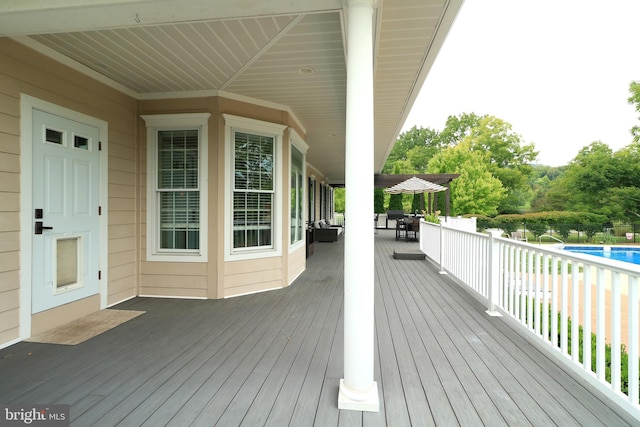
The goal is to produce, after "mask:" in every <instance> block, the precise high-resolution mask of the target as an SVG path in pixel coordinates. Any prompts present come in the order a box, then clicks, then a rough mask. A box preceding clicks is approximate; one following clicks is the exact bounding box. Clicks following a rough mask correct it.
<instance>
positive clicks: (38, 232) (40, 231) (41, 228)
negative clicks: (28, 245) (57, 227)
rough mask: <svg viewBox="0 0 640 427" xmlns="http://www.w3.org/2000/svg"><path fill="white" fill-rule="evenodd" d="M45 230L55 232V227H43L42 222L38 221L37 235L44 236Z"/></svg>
mask: <svg viewBox="0 0 640 427" xmlns="http://www.w3.org/2000/svg"><path fill="white" fill-rule="evenodd" d="M43 230H53V227H45V226H44V225H42V221H36V226H35V230H34V231H35V234H42V231H43Z"/></svg>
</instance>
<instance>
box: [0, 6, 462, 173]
mask: <svg viewBox="0 0 640 427" xmlns="http://www.w3.org/2000/svg"><path fill="white" fill-rule="evenodd" d="M462 1H463V0H384V1H379V2H378V3H379V5H378V9H377V13H376V16H375V17H374V19H375V23H374V26H375V31H376V33H375V35H374V37H375V39H374V40H375V43H376V46H375V49H376V52H375V56H374V57H375V64H374V67H375V82H374V85H375V87H374V92H375V97H374V99H375V170H377V171H379V170H380V169H382V166H383V165H384V162H385V160H386V157H387V155H388V153H389V151H390V149H391V147H392V146H393V143H394V142H395V140H396V137H397V135H398V133H399V131H400V130H401V128H402V125H403V123H404V120H405V119H406V117H407V115H408V113H409V110H410V108H411V106H412V104H413V102H414V100H415V97H416V96H417V94H418V92H419V90H420V87H421V86H422V83H423V81H424V79H425V78H426V75H427V73H428V71H429V69H430V67H431V65H432V63H433V61H434V59H435V57H436V54H437V52H438V50H439V48H440V46H441V44H442V42H443V40H444V37H445V36H446V33H447V32H448V30H449V28H450V26H451V24H452V22H453V19H454V18H455V15H456V14H457V12H458V10H459V8H460V6H461V3H462ZM263 3H264V4H263ZM344 13H345V12H344V10H343V9H342V1H341V0H330V1H319V0H297V1H296V2H291V1H286V0H272V1H270V2H260V1H243V2H238V1H237V0H219V1H215V2H213V1H211V0H189V1H184V0H20V1H17V0H16V1H5V2H0V36H11V37H15V38H16V40H18V41H20V42H22V43H25V44H27V45H28V46H31V47H33V48H35V49H37V50H40V51H41V52H43V53H46V54H48V55H50V56H53V57H55V58H58V59H62V60H63V61H65V62H67V63H71V64H72V65H77V67H78V68H79V69H82V70H85V71H86V72H87V73H89V74H93V75H97V76H98V77H99V78H100V79H101V80H102V81H107V82H109V83H110V84H112V85H113V86H114V87H117V88H119V89H121V90H123V91H125V92H126V93H129V94H130V95H132V96H134V97H136V98H138V99H147V98H157V97H172V96H184V95H185V94H188V95H193V96H198V94H202V95H205V94H210V93H212V92H218V93H221V92H223V93H227V94H231V96H236V95H238V96H242V97H248V98H252V99H255V100H259V102H263V103H264V102H266V103H273V104H279V105H282V106H286V107H287V108H288V109H289V110H290V111H291V112H292V113H293V114H294V115H295V116H296V117H297V119H298V120H299V122H300V123H301V125H302V126H303V127H304V128H305V130H306V132H307V142H308V144H309V146H310V148H309V152H308V160H309V161H310V163H311V164H312V165H313V166H315V167H317V168H318V169H320V170H321V171H322V172H323V173H324V174H325V175H326V176H327V177H328V178H329V181H330V182H331V183H335V184H339V183H343V182H344V145H345V102H346V65H345V57H346V53H345V46H346V43H345V40H344V38H345V37H346V31H345V28H344V26H345V22H346V20H345V19H344ZM309 69H310V70H313V72H312V73H310V74H307V73H304V70H309ZM363 143H366V141H363Z"/></svg>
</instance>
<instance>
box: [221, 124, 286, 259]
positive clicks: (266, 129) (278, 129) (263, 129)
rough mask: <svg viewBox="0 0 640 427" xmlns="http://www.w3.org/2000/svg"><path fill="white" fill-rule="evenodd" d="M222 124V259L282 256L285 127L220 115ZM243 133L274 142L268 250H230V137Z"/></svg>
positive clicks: (231, 237) (231, 236) (231, 219)
mask: <svg viewBox="0 0 640 427" xmlns="http://www.w3.org/2000/svg"><path fill="white" fill-rule="evenodd" d="M222 117H223V119H224V122H225V172H226V173H225V218H224V224H225V226H224V259H225V261H239V260H247V259H258V258H270V257H277V256H281V255H282V227H283V224H282V222H283V219H282V203H283V195H282V169H283V168H282V165H283V163H282V141H283V137H284V130H285V129H286V128H287V126H286V125H281V124H277V123H271V122H265V121H262V120H255V119H250V118H247V117H240V116H235V115H231V114H222ZM236 131H238V132H244V133H249V134H254V135H262V136H267V137H273V138H274V145H275V147H274V186H273V187H274V196H273V231H272V232H273V236H272V245H271V247H268V248H265V247H260V248H234V247H233V190H234V188H233V185H234V164H235V162H234V133H235V132H236Z"/></svg>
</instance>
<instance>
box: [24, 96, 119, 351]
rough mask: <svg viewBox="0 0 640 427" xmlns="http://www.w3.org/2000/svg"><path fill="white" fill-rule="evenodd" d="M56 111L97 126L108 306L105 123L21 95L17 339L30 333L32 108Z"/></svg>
mask: <svg viewBox="0 0 640 427" xmlns="http://www.w3.org/2000/svg"><path fill="white" fill-rule="evenodd" d="M34 109H37V110H40V111H44V112H47V113H51V114H55V115H57V116H60V117H63V118H65V119H69V120H74V121H76V122H80V123H86V124H88V125H90V126H93V127H96V128H98V131H99V138H100V141H101V144H102V149H101V154H100V196H99V201H100V206H101V208H102V215H100V217H99V223H100V232H99V241H100V248H99V258H98V259H99V261H98V265H99V269H100V271H101V272H102V273H101V274H102V277H101V280H100V283H99V289H100V291H99V293H100V309H104V308H106V307H107V283H108V279H109V277H108V245H107V239H108V224H109V221H108V219H109V216H108V213H109V209H108V200H109V198H108V190H109V188H108V177H109V174H108V159H109V152H108V143H107V141H108V140H109V138H108V137H109V134H108V123H107V122H106V121H104V120H100V119H96V118H95V117H91V116H87V115H86V114H82V113H79V112H77V111H73V110H70V109H68V108H64V107H60V106H59V105H56V104H52V103H50V102H47V101H43V100H41V99H38V98H34V97H32V96H29V95H25V94H21V95H20V339H26V338H29V337H30V336H31V290H32V286H31V263H32V250H33V248H32V245H33V243H32V242H33V240H32V239H33V215H32V213H33V200H32V197H33V179H32V178H33V176H32V174H33V163H32V162H33V136H32V125H33V110H34Z"/></svg>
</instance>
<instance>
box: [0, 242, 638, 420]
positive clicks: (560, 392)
mask: <svg viewBox="0 0 640 427" xmlns="http://www.w3.org/2000/svg"><path fill="white" fill-rule="evenodd" d="M375 236H376V251H375V269H376V281H375V321H376V330H375V366H374V369H375V380H376V381H377V383H378V389H379V395H380V397H381V402H380V412H378V413H361V412H354V411H339V410H338V408H337V396H338V386H339V381H340V378H342V377H343V360H342V358H343V349H344V345H343V337H344V334H343V329H342V328H343V316H342V307H343V300H342V299H343V297H342V287H343V280H344V279H343V267H342V262H343V258H344V253H343V248H344V246H343V239H341V240H340V241H338V242H336V243H316V245H315V246H316V247H315V253H314V255H313V256H311V257H310V258H309V259H308V264H307V269H306V271H305V272H304V273H303V274H302V275H301V276H300V277H299V278H298V279H297V280H296V281H295V282H294V283H293V284H292V286H290V287H288V288H286V289H281V290H276V291H270V292H265V293H260V294H253V295H247V296H243V297H236V298H230V299H226V300H168V299H156V298H136V299H133V300H130V301H127V302H125V303H122V304H119V305H118V307H117V308H118V309H124V310H126V309H130V310H144V311H146V313H145V314H143V315H142V316H139V317H137V318H135V319H133V320H131V321H129V322H127V323H125V324H123V325H120V326H119V327H117V328H114V329H112V330H110V331H108V332H106V333H104V334H102V335H100V336H98V337H95V338H93V339H91V340H89V341H87V342H85V343H82V344H79V345H77V346H60V345H52V344H37V343H27V342H23V343H18V344H15V345H13V346H11V347H8V348H6V349H3V350H0V378H2V381H0V402H3V403H18V402H19V403H29V402H45V403H68V404H70V405H71V419H72V425H78V426H85V425H92V424H95V425H100V426H112V425H114V426H115V425H125V426H129V425H145V426H160V425H172V426H185V425H193V426H211V425H220V426H236V425H237V426H240V425H246V426H255V425H268V426H284V425H290V426H295V427H299V426H301V427H304V426H321V427H325V426H349V427H350V426H363V427H378V426H408V425H424V426H435V425H437V426H456V425H464V426H469V425H491V426H506V425H509V426H516V425H517V426H520V425H523V426H524V425H533V426H545V427H546V426H548V425H563V426H570V425H589V426H598V425H606V426H613V425H615V426H624V425H636V424H637V421H636V420H633V419H632V418H631V417H630V416H629V415H628V414H626V413H624V412H622V411H621V410H620V409H619V408H616V407H614V406H612V405H611V404H610V403H609V402H608V401H607V400H606V399H605V398H603V397H602V396H601V395H600V394H598V393H597V392H594V390H593V389H592V388H590V387H589V386H588V385H586V384H585V382H584V381H583V380H581V379H580V378H577V377H575V376H573V375H572V374H571V373H569V372H568V371H567V370H566V369H565V368H563V367H561V366H559V365H557V364H555V363H554V361H553V360H551V359H550V358H549V357H547V356H546V355H544V354H543V353H541V352H540V351H539V350H537V349H536V347H535V346H532V345H531V344H530V343H529V342H528V341H527V340H526V339H524V338H523V336H522V335H521V332H519V331H517V330H515V329H514V328H513V327H511V326H510V325H509V324H508V323H506V322H505V321H504V319H500V318H494V317H489V316H487V315H486V314H485V312H484V310H485V308H484V307H483V306H482V305H481V304H480V303H479V302H478V301H477V300H476V299H475V298H474V297H473V296H471V295H470V294H469V293H468V292H467V291H466V290H464V289H462V288H461V287H459V286H458V285H457V284H456V283H455V282H454V281H453V280H451V279H450V278H449V277H448V276H443V275H441V274H439V273H438V271H437V268H436V267H435V266H434V265H433V264H432V263H430V262H429V261H426V260H402V259H394V257H393V254H394V251H396V250H397V251H411V250H415V249H416V248H417V244H416V243H410V242H404V241H396V240H395V238H394V237H395V233H394V231H393V230H390V231H387V230H377V231H376V235H375Z"/></svg>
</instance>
